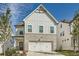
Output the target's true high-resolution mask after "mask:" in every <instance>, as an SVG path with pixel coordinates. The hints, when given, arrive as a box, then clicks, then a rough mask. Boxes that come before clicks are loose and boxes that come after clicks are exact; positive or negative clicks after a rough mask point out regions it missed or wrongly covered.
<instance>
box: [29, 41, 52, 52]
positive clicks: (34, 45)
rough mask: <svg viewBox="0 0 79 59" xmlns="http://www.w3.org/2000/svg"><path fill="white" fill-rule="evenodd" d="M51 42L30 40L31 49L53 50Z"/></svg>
mask: <svg viewBox="0 0 79 59" xmlns="http://www.w3.org/2000/svg"><path fill="white" fill-rule="evenodd" d="M51 46H52V45H51V42H29V50H30V51H51V50H52V47H51Z"/></svg>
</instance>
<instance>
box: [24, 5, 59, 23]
mask: <svg viewBox="0 0 79 59" xmlns="http://www.w3.org/2000/svg"><path fill="white" fill-rule="evenodd" d="M39 7H43V8H44V10H45V11H46V12H47V13H48V14H49V16H51V17H52V19H53V20H54V21H55V22H56V23H58V21H57V20H56V18H55V17H54V16H53V15H52V14H51V13H50V12H49V11H48V10H47V9H46V8H45V7H44V6H43V5H42V4H40V5H39V6H38V7H37V8H36V9H35V10H34V11H36V10H37V9H38V8H39ZM34 11H33V12H31V13H30V14H29V15H28V16H27V17H25V18H24V19H23V21H25V20H26V19H27V18H28V17H29V16H31V15H32V13H34Z"/></svg>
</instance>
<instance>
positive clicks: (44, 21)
mask: <svg viewBox="0 0 79 59" xmlns="http://www.w3.org/2000/svg"><path fill="white" fill-rule="evenodd" d="M57 25H58V21H57V20H56V19H55V18H54V16H53V15H51V13H50V12H49V11H48V10H47V9H46V8H45V7H44V6H43V5H42V4H40V5H39V6H38V7H37V8H36V9H35V10H34V11H33V12H32V13H30V14H29V15H28V16H27V17H25V18H24V19H23V22H21V23H19V24H17V25H16V35H15V39H16V48H17V49H19V50H24V51H41V52H46V51H53V50H56V49H57V40H58V37H57Z"/></svg>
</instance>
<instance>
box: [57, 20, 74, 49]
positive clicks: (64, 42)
mask: <svg viewBox="0 0 79 59" xmlns="http://www.w3.org/2000/svg"><path fill="white" fill-rule="evenodd" d="M70 25H71V24H70V22H68V21H65V20H64V21H61V22H59V24H58V33H59V34H58V37H59V40H58V43H59V45H60V46H58V47H60V49H61V48H62V50H73V46H72V35H71V27H70Z"/></svg>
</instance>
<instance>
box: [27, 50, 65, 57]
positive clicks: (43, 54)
mask: <svg viewBox="0 0 79 59" xmlns="http://www.w3.org/2000/svg"><path fill="white" fill-rule="evenodd" d="M27 56H64V55H62V54H60V53H58V52H34V51H29V52H28V53H27Z"/></svg>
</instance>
